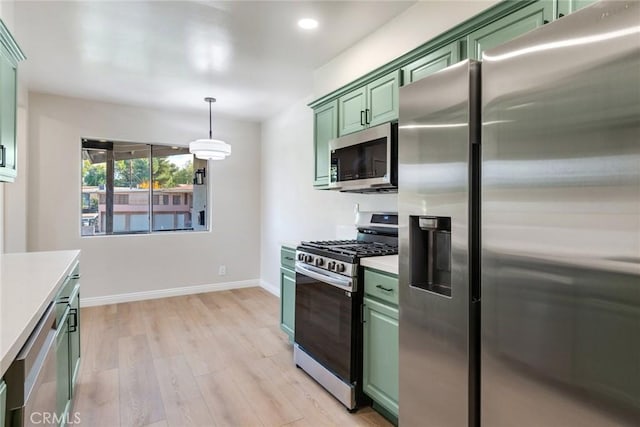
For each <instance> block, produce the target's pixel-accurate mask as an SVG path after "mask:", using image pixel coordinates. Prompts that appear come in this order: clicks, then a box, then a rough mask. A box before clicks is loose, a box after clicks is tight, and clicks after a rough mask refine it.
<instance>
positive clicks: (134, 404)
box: [71, 288, 390, 427]
mask: <svg viewBox="0 0 640 427" xmlns="http://www.w3.org/2000/svg"><path fill="white" fill-rule="evenodd" d="M278 313H279V300H278V299H277V298H276V297H274V296H273V295H271V294H269V293H268V292H266V291H264V290H263V289H261V288H247V289H238V290H232V291H223V292H211V293H206V294H199V295H190V296H182V297H174V298H164V299H158V300H150V301H140V302H132V303H124V304H114V305H107V306H101V307H90V308H83V309H82V310H81V328H82V329H81V339H82V344H81V345H82V347H81V350H82V363H81V368H80V375H79V379H78V387H77V392H76V397H75V405H74V408H73V411H74V412H76V413H78V416H79V417H80V420H81V425H85V426H92V427H94V426H108V427H113V426H145V425H150V426H180V427H182V426H282V425H287V426H325V425H340V426H349V425H356V426H388V425H390V424H389V423H388V422H387V421H386V420H385V419H384V418H382V417H381V416H380V415H379V414H378V413H376V412H375V411H373V410H372V409H371V408H364V409H361V410H360V411H358V412H357V413H355V414H349V413H348V412H347V410H346V409H345V408H344V407H343V406H342V405H341V404H340V403H339V402H338V401H336V400H335V399H334V398H333V397H332V396H331V395H329V394H328V393H327V392H326V391H325V390H324V389H323V388H322V387H320V386H319V385H318V384H317V383H315V382H314V381H313V380H312V379H311V378H310V377H308V376H307V375H306V374H305V373H304V372H303V371H302V370H300V369H297V368H296V367H295V365H294V364H293V361H292V348H291V346H290V345H289V344H288V342H287V337H286V335H285V334H284V333H283V332H281V331H280V327H279V318H278ZM71 419H72V420H73V417H72V418H71Z"/></svg>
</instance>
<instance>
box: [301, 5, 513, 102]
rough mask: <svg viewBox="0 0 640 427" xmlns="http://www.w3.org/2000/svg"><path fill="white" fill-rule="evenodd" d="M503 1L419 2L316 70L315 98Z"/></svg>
mask: <svg viewBox="0 0 640 427" xmlns="http://www.w3.org/2000/svg"><path fill="white" fill-rule="evenodd" d="M499 1H501V0H467V1H461V0H455V1H444V0H439V1H419V2H417V3H416V4H415V5H413V6H411V7H410V8H409V9H407V10H406V11H404V12H403V13H402V14H400V15H398V16H397V17H396V18H394V19H392V20H391V21H389V22H388V23H387V24H385V25H384V26H383V27H381V28H380V29H379V30H378V31H376V32H375V33H373V34H371V35H369V36H367V37H365V38H364V39H362V40H361V41H360V42H358V43H356V44H355V45H353V46H352V47H350V48H349V49H347V50H345V51H344V52H342V53H341V54H340V55H338V56H336V57H335V58H333V59H332V60H331V61H329V62H328V63H326V64H325V65H323V66H322V67H320V68H318V69H317V70H316V71H315V73H314V88H313V93H314V95H315V98H319V97H321V96H324V95H326V94H328V93H330V92H332V91H334V90H336V89H338V88H339V87H341V86H344V85H345V84H347V83H349V82H351V81H353V80H355V79H356V78H358V77H361V76H363V75H365V74H367V73H369V72H370V71H373V70H374V69H376V68H378V67H380V66H382V65H384V64H386V63H388V62H390V61H391V60H393V59H396V58H397V57H399V56H401V55H403V54H405V53H407V52H409V51H410V50H412V49H415V48H416V47H418V46H420V45H422V44H424V43H425V42H427V41H429V40H431V39H433V38H434V37H436V36H438V35H440V34H442V33H444V32H446V31H447V30H449V29H451V28H453V27H455V26H456V25H458V24H459V23H461V22H463V21H465V20H467V19H469V18H471V17H472V16H474V15H477V14H478V13H480V12H482V11H483V10H485V9H486V8H488V7H489V6H492V5H494V4H496V3H498V2H499Z"/></svg>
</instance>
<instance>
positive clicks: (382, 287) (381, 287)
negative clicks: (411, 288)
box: [376, 285, 393, 292]
mask: <svg viewBox="0 0 640 427" xmlns="http://www.w3.org/2000/svg"><path fill="white" fill-rule="evenodd" d="M376 288H378V289H380V290H381V291H385V292H393V289H392V288H385V287H384V286H382V285H376Z"/></svg>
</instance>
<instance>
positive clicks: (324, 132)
mask: <svg viewBox="0 0 640 427" xmlns="http://www.w3.org/2000/svg"><path fill="white" fill-rule="evenodd" d="M313 116H314V119H313V127H314V139H313V140H314V156H315V166H314V175H313V185H314V186H316V187H326V186H327V185H328V184H329V141H330V140H332V139H334V138H337V137H338V101H337V100H334V101H331V102H329V103H327V104H325V105H323V106H321V107H318V108H316V109H315V110H314V111H313Z"/></svg>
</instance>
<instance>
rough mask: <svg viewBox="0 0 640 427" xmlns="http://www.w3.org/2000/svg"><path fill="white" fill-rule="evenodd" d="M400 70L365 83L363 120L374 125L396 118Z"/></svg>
mask: <svg viewBox="0 0 640 427" xmlns="http://www.w3.org/2000/svg"><path fill="white" fill-rule="evenodd" d="M400 79H401V74H400V70H398V71H394V72H393V73H390V74H387V75H386V76H383V77H381V78H379V79H377V80H375V81H373V82H371V83H369V84H368V85H367V104H368V105H367V108H366V109H365V122H366V124H367V125H368V126H375V125H379V124H382V123H386V122H390V121H392V120H395V119H397V118H398V114H399V105H398V102H399V101H398V89H399V88H400Z"/></svg>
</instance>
